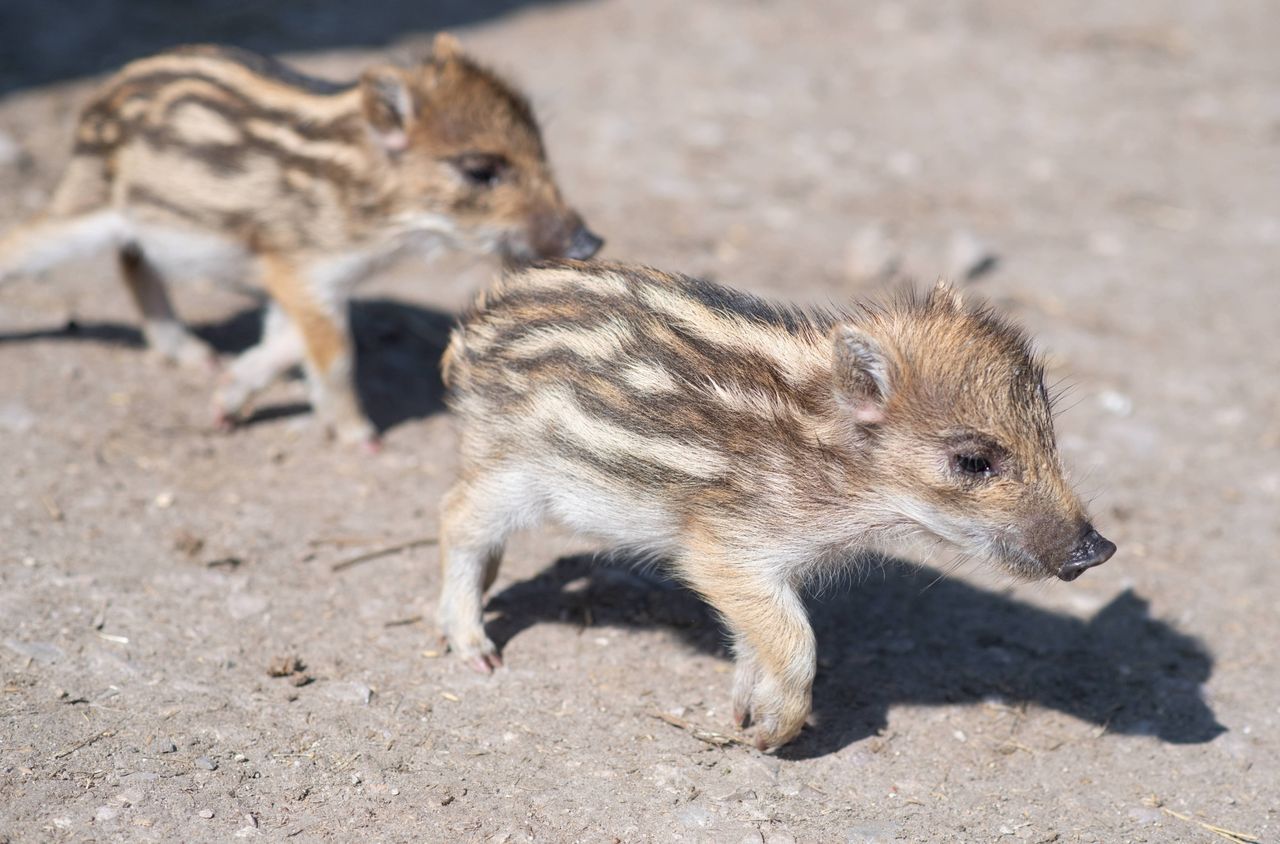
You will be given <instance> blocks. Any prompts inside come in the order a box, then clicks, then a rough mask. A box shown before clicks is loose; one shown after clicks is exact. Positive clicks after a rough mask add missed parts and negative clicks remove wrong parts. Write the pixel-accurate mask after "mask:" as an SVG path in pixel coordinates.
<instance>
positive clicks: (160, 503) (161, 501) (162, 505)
mask: <svg viewBox="0 0 1280 844" xmlns="http://www.w3.org/2000/svg"><path fill="white" fill-rule="evenodd" d="M173 500H174V499H173V493H172V492H162V493H160V494H159V495H157V496H156V501H155V504H156V508H157V509H159V510H168V509H169V508H170V507H172V506H173Z"/></svg>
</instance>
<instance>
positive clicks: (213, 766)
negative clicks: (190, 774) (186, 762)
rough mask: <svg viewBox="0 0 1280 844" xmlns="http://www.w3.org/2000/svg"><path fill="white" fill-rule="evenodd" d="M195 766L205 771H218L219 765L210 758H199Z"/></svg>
mask: <svg viewBox="0 0 1280 844" xmlns="http://www.w3.org/2000/svg"><path fill="white" fill-rule="evenodd" d="M195 766H196V767H197V768H200V769H202V770H205V771H216V770H218V763H217V762H215V761H213V760H212V759H210V758H209V757H208V756H197V757H196V760H195Z"/></svg>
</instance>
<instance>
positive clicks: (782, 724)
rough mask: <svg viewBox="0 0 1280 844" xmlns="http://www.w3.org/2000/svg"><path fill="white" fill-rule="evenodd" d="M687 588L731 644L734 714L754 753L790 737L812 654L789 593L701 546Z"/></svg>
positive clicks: (800, 716)
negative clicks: (712, 612) (715, 616)
mask: <svg viewBox="0 0 1280 844" xmlns="http://www.w3.org/2000/svg"><path fill="white" fill-rule="evenodd" d="M683 568H684V574H685V576H686V577H687V578H688V580H689V582H690V583H691V584H692V585H693V587H694V588H695V589H697V590H698V591H699V592H700V593H701V594H702V595H703V597H705V598H706V599H707V601H708V602H710V603H711V605H712V606H714V607H715V608H716V609H717V610H719V612H720V613H721V615H722V616H723V617H724V620H725V622H726V623H727V624H728V626H729V628H730V630H731V631H732V633H733V636H734V640H735V642H736V649H735V650H736V653H737V660H738V664H737V671H736V674H735V678H734V689H733V711H734V720H735V722H736V723H737V724H738V726H746V725H747V724H748V723H750V724H751V726H752V727H753V729H754V733H755V742H756V746H757V747H759V748H760V749H761V750H764V749H766V748H770V747H778V746H780V745H783V744H786V743H787V742H788V741H790V740H791V739H793V738H795V736H796V734H797V733H799V732H800V728H801V727H803V726H804V722H805V719H806V718H807V717H808V715H809V711H810V707H811V705H812V700H813V677H814V673H815V671H816V669H817V648H816V644H815V642H814V636H813V628H812V627H811V626H810V625H809V618H808V615H807V614H806V613H805V609H804V603H803V601H801V599H800V596H799V595H798V594H797V593H796V591H795V589H794V588H793V587H792V586H791V585H790V584H789V583H785V582H782V583H780V582H778V581H777V580H776V579H775V578H773V577H771V576H770V575H768V574H765V573H763V572H760V571H757V570H756V569H755V567H753V566H752V565H751V564H750V563H747V562H740V561H737V560H734V559H732V557H731V555H730V554H729V553H728V552H727V551H726V550H725V549H723V548H721V547H718V546H717V545H716V544H715V543H711V542H702V543H699V546H698V547H697V548H696V549H695V550H692V551H691V553H690V554H689V555H688V557H687V558H686V560H685V561H684V566H683Z"/></svg>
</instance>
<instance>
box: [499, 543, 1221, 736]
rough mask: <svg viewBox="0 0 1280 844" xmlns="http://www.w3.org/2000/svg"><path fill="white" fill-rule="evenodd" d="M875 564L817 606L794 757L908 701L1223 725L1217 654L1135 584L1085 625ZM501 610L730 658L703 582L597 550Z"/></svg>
mask: <svg viewBox="0 0 1280 844" xmlns="http://www.w3.org/2000/svg"><path fill="white" fill-rule="evenodd" d="M871 571H873V572H874V574H873V575H869V576H868V577H867V578H865V579H864V581H863V582H862V583H859V584H857V585H853V586H850V587H847V588H842V589H839V590H834V591H832V592H830V593H828V594H826V595H824V596H822V597H820V598H815V599H813V600H811V601H810V602H809V607H810V612H811V617H812V620H813V623H814V628H815V631H816V632H817V636H818V647H819V653H818V662H819V669H818V678H817V681H816V683H815V686H814V715H815V721H816V723H817V724H818V727H817V728H816V729H806V730H805V731H804V732H803V733H801V735H800V737H799V738H798V739H796V740H795V741H794V742H793V743H792V744H790V745H788V746H786V747H785V748H783V749H782V751H781V755H783V756H784V757H788V758H812V757H818V756H824V755H826V754H829V753H833V752H835V751H837V750H840V749H841V748H843V747H845V746H847V745H849V744H852V743H854V742H857V741H860V740H862V739H864V738H867V737H868V736H871V735H874V734H875V733H876V732H877V731H879V730H881V729H883V728H884V727H885V726H886V725H887V723H888V711H889V708H890V707H891V706H894V705H895V704H903V703H912V704H966V703H976V702H980V701H984V700H989V699H998V700H1000V701H1002V702H1004V703H1007V704H1009V705H1017V704H1020V703H1033V704H1037V705H1039V706H1044V707H1047V708H1050V709H1054V710H1057V711H1059V712H1064V713H1066V714H1069V715H1072V716H1074V717H1076V718H1080V719H1082V720H1085V721H1088V722H1090V723H1093V724H1097V725H1099V726H1105V727H1106V729H1107V730H1108V731H1110V732H1113V733H1122V734H1127V735H1152V736H1156V737H1158V738H1160V739H1161V740H1163V741H1166V742H1170V743H1174V744H1194V743H1201V742H1207V741H1210V740H1211V739H1213V738H1214V737H1215V736H1217V735H1219V734H1220V733H1222V732H1224V729H1225V728H1224V727H1222V726H1221V725H1220V724H1219V723H1218V722H1217V719H1216V718H1215V716H1214V713H1213V711H1212V710H1211V709H1210V708H1209V706H1208V705H1207V704H1206V703H1205V701H1204V698H1203V697H1202V695H1201V691H1200V690H1201V686H1202V684H1203V683H1204V682H1205V681H1206V680H1208V678H1209V675H1210V673H1211V672H1212V668H1213V659H1212V657H1211V656H1210V654H1209V652H1208V651H1207V650H1206V649H1205V647H1204V645H1202V644H1201V643H1200V642H1198V641H1197V640H1196V639H1194V638H1192V637H1191V636H1188V635H1187V634H1185V633H1181V632H1179V631H1178V630H1177V629H1175V628H1174V627H1172V626H1171V625H1169V624H1168V623H1166V622H1163V621H1159V620H1157V619H1154V618H1152V617H1151V615H1150V612H1149V607H1148V603H1147V601H1145V600H1144V599H1142V598H1140V597H1139V596H1137V595H1136V594H1134V593H1133V592H1132V590H1126V591H1125V592H1122V593H1121V594H1120V595H1118V596H1116V597H1115V598H1114V599H1113V600H1112V601H1111V603H1109V604H1107V605H1106V606H1104V607H1103V608H1101V609H1100V610H1098V612H1097V613H1095V614H1094V616H1093V617H1092V618H1091V619H1089V620H1087V621H1081V620H1079V619H1077V618H1074V617H1071V616H1068V615H1062V614H1058V613H1054V612H1050V611H1047V610H1043V609H1040V608H1039V607H1035V606H1032V605H1030V604H1025V603H1022V602H1019V601H1016V600H1014V599H1012V598H1010V597H1008V596H1006V595H1002V594H999V593H996V592H989V591H986V590H983V589H978V588H975V587H973V586H970V585H968V584H966V583H964V582H963V581H959V580H952V579H943V580H940V581H938V582H936V583H933V581H934V580H935V578H936V574H934V573H931V572H928V571H925V570H922V569H918V568H915V567H913V566H910V565H907V564H902V565H885V566H875V567H873V568H872V569H871ZM930 583H933V585H932V586H930V585H929V584H930ZM489 609H491V610H497V611H499V612H500V613H501V614H500V615H499V616H498V617H497V618H495V619H494V620H493V621H491V622H490V624H489V633H490V635H491V636H492V637H493V638H494V640H495V641H496V642H497V643H498V644H499V646H502V645H504V644H505V643H506V642H508V641H510V640H511V639H513V638H514V637H516V636H517V635H518V634H519V633H520V631H522V630H524V629H525V628H527V627H529V626H531V625H533V624H537V623H540V622H544V621H559V622H568V623H574V624H579V625H581V624H586V623H590V624H595V625H605V626H620V627H643V628H652V627H665V628H668V629H672V630H674V631H675V632H676V633H678V634H679V635H680V637H681V638H682V639H683V640H685V641H686V642H687V643H688V644H689V645H691V646H692V647H696V648H698V649H701V650H703V651H705V652H708V653H714V654H717V655H723V656H724V657H725V658H728V653H727V651H726V649H725V647H724V642H725V641H726V636H725V633H724V630H723V628H722V627H721V626H720V624H719V622H718V621H717V619H716V616H715V613H714V612H713V611H712V610H711V609H710V608H709V607H708V606H707V605H706V604H705V603H703V602H702V601H701V600H700V599H699V598H698V597H697V596H696V595H694V594H693V593H692V592H689V591H688V590H686V589H684V588H682V587H681V586H679V585H678V584H676V583H674V582H673V581H670V580H667V579H665V578H663V577H662V576H660V575H654V574H650V573H647V572H636V571H634V570H631V569H623V568H616V567H613V566H610V565H606V564H603V563H597V562H594V561H593V558H592V557H590V556H579V557H568V558H565V559H562V560H559V561H558V562H557V563H555V564H554V565H553V566H551V567H550V568H548V569H546V570H545V571H543V572H542V573H540V574H539V575H537V576H536V577H534V578H532V579H530V580H527V581H524V582H521V583H517V584H515V585H513V586H510V587H509V588H507V589H505V590H503V591H502V592H501V593H499V594H497V595H495V596H494V597H493V598H492V599H491V601H490V605H489ZM724 696H725V700H726V701H727V700H728V696H729V688H728V684H727V682H726V686H725V689H724ZM721 726H724V725H721Z"/></svg>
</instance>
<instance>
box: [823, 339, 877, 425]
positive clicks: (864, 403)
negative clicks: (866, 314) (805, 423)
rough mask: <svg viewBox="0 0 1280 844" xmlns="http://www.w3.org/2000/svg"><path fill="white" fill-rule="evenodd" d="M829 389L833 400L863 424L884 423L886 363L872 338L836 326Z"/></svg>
mask: <svg viewBox="0 0 1280 844" xmlns="http://www.w3.org/2000/svg"><path fill="white" fill-rule="evenodd" d="M832 345H833V347H834V348H833V351H834V354H835V361H834V365H833V366H832V369H831V373H832V380H833V382H834V383H833V384H832V387H833V388H834V390H835V395H836V400H837V401H838V402H840V404H841V405H842V406H843V407H845V408H847V409H848V410H849V412H850V413H852V414H853V418H854V420H856V421H857V422H859V423H860V424H863V425H877V424H879V423H881V422H883V421H884V408H885V404H886V403H887V402H888V400H889V361H888V359H887V358H886V357H885V354H884V350H883V349H882V348H881V347H880V344H879V343H878V342H876V340H875V339H874V338H872V337H871V336H870V335H868V334H867V333H866V332H864V331H863V330H862V329H860V328H857V327H856V326H853V325H848V324H845V325H839V326H836V329H835V331H834V332H833V333H832Z"/></svg>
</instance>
